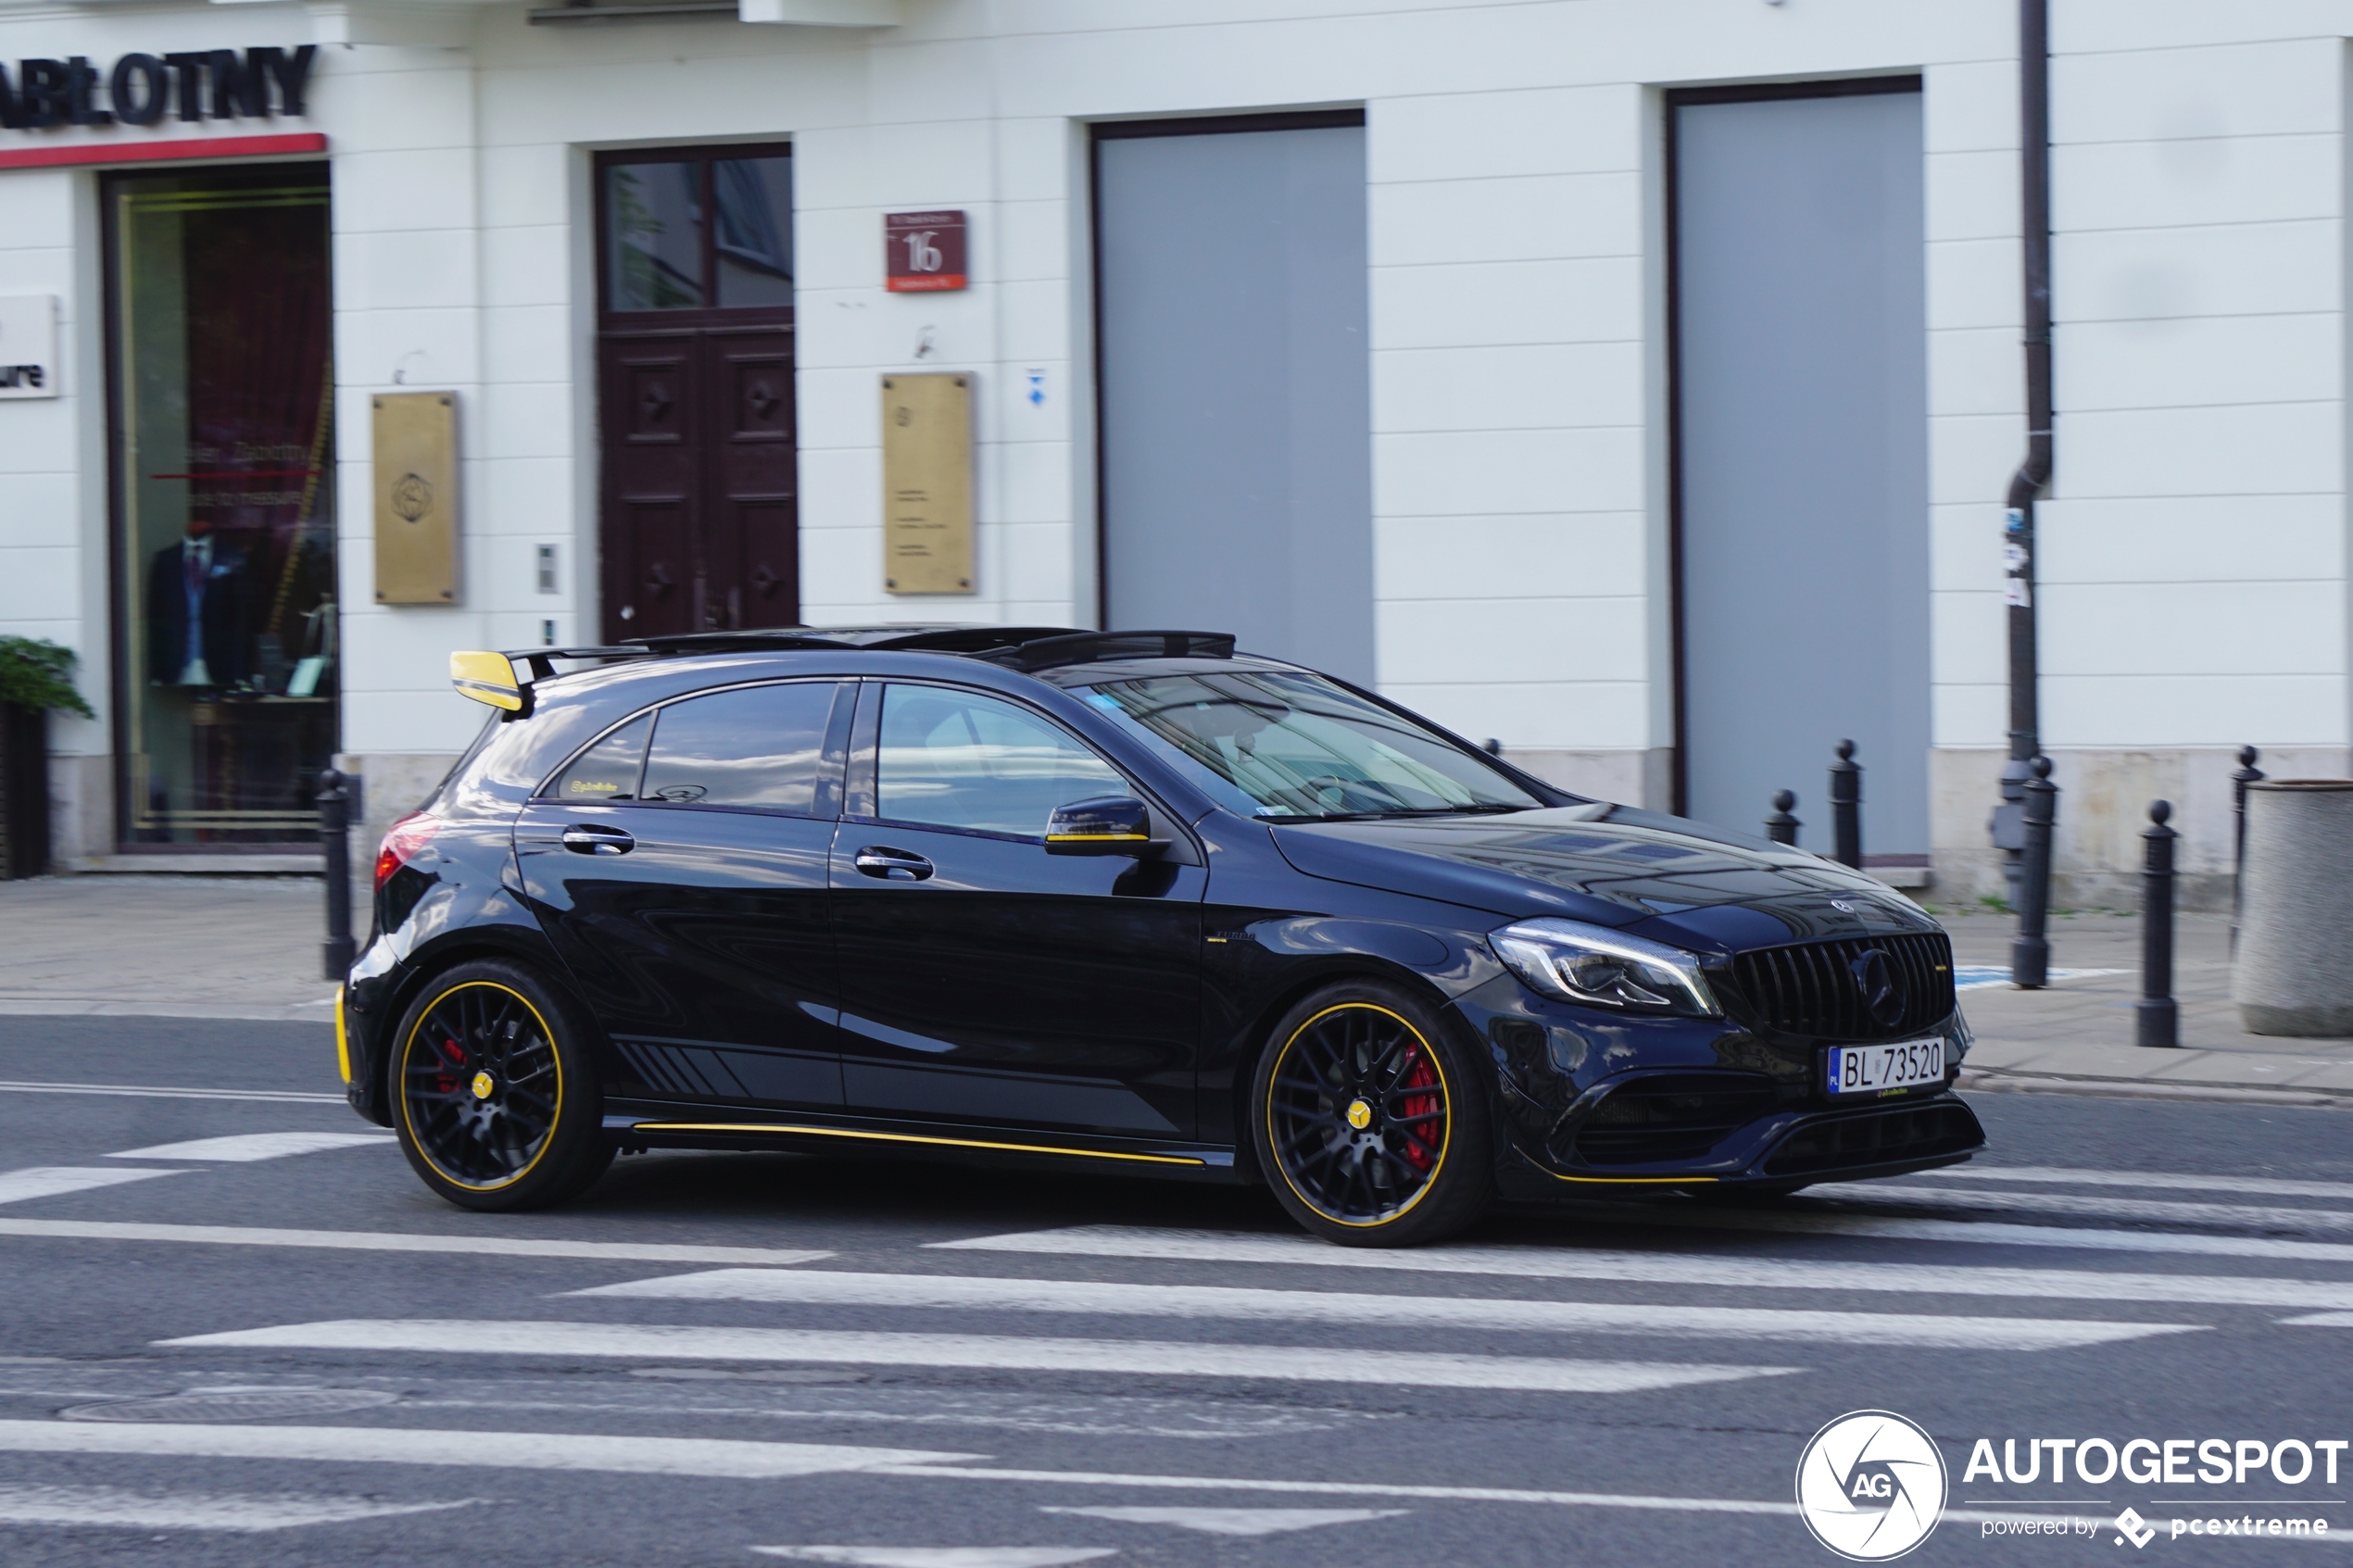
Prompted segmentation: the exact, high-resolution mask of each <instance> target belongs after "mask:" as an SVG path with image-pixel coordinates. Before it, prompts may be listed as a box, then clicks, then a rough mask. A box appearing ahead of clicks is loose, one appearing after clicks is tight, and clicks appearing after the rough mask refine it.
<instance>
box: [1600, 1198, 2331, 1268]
mask: <svg viewBox="0 0 2353 1568" xmlns="http://www.w3.org/2000/svg"><path fill="white" fill-rule="evenodd" d="M1565 1212H1568V1213H1573V1214H1574V1215H1575V1216H1576V1217H1577V1218H1579V1219H1580V1220H1592V1221H1596V1222H1599V1223H1604V1224H1612V1225H1643V1226H1647V1227H1648V1228H1650V1229H1653V1230H1655V1229H1658V1228H1659V1227H1661V1226H1673V1227H1675V1228H1677V1229H1681V1230H1716V1231H1765V1232H1770V1233H1774V1234H1778V1235H1785V1236H1848V1237H1852V1238H1854V1239H1856V1240H1861V1241H1936V1242H1969V1243H1973V1244H1975V1245H1978V1246H1986V1247H2059V1248H2067V1249H2068V1250H2070V1251H2082V1252H2177V1253H2182V1254H2184V1255H2187V1256H2194V1257H2206V1258H2267V1259H2271V1260H2273V1261H2300V1262H2309V1263H2353V1244H2348V1243H2347V1242H2342V1241H2280V1240H2276V1239H2274V1238H2272V1237H2271V1236H2191V1235H2188V1234H2186V1233H2183V1232H2180V1231H2095V1230H2084V1229H2082V1228H2080V1227H2069V1226H2061V1225H2013V1224H2007V1223H2003V1222H2001V1221H1999V1220H1899V1219H1893V1218H1881V1217H1880V1216H1879V1215H1876V1214H1780V1213H1758V1212H1755V1210H1743V1209H1685V1208H1682V1207H1680V1206H1678V1207H1674V1208H1669V1207H1667V1206H1665V1205H1643V1206H1639V1207H1638V1206H1635V1205H1631V1204H1625V1205H1617V1206H1613V1207H1610V1208H1606V1209H1605V1208H1603V1207H1601V1206H1600V1205H1592V1206H1580V1207H1579V1208H1576V1209H1573V1210H1565Z"/></svg>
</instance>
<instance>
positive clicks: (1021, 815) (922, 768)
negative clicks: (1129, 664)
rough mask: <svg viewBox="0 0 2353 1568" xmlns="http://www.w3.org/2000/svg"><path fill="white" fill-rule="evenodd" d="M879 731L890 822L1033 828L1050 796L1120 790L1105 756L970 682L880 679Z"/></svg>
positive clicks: (879, 766)
mask: <svg viewBox="0 0 2353 1568" xmlns="http://www.w3.org/2000/svg"><path fill="white" fill-rule="evenodd" d="M880 741H881V747H880V755H879V756H878V757H877V758H876V759H875V785H876V789H877V791H878V794H879V796H880V811H881V814H882V815H883V816H884V817H887V818H888V819H890V820H891V821H893V822H926V823H934V824H937V825H938V826H941V827H953V828H971V829H975V830H978V831H980V832H984V833H1015V834H1026V835H1029V836H1031V837H1039V836H1042V835H1043V834H1045V832H1046V819H1047V817H1049V816H1050V815H1051V814H1052V812H1053V809H1054V808H1055V807H1057V806H1060V805H1063V804H1064V803H1066V802H1068V801H1073V800H1084V799H1087V798H1088V797H1090V796H1098V795H1126V794H1128V793H1129V788H1128V784H1127V781H1126V779H1124V778H1122V777H1120V775H1119V773H1118V771H1116V770H1115V769H1114V768H1113V767H1112V766H1111V764H1110V763H1108V762H1105V761H1104V760H1103V759H1101V758H1100V757H1097V756H1096V755H1095V754H1094V753H1093V752H1091V751H1089V750H1088V749H1087V748H1086V747H1085V746H1081V745H1079V744H1078V743H1077V742H1076V741H1075V740H1073V739H1071V738H1070V736H1068V735H1066V734H1063V732H1062V731H1061V730H1059V729H1056V728H1055V727H1054V726H1053V725H1051V724H1050V723H1048V722H1047V721H1045V720H1043V719H1041V718H1038V717H1037V716H1036V715H1034V714H1031V713H1028V712H1026V711H1024V710H1023V709H1019V708H1016V707H1014V706H1013V704H1012V703H1010V702H1001V701H1000V700H998V699H997V698H995V697H991V696H981V695H980V694H979V693H977V692H957V691H947V690H943V689H941V688H939V687H937V686H891V687H889V688H888V689H887V690H886V691H885V692H884V694H883V710H882V730H881V735H880Z"/></svg>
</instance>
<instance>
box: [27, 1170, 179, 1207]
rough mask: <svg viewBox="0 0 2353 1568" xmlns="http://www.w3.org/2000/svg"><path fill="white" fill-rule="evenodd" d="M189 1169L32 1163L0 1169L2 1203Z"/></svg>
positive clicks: (141, 1180)
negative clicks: (10, 1169)
mask: <svg viewBox="0 0 2353 1568" xmlns="http://www.w3.org/2000/svg"><path fill="white" fill-rule="evenodd" d="M186 1174H187V1173H186V1172H185V1171H157V1170H142V1169H140V1168H139V1167H137V1166H134V1165H118V1166H113V1167H107V1166H103V1165H29V1166H27V1167H25V1168H24V1169H23V1170H21V1171H0V1203H27V1202H30V1201H31V1200H32V1199H33V1198H60V1197H63V1196H64V1195H65V1194H67V1193H69V1192H88V1191H89V1190H90V1189H92V1188H93V1187H110V1186H120V1185H122V1184H123V1183H125V1182H143V1181H146V1180H148V1179H149V1178H151V1177H155V1176H184V1175H186Z"/></svg>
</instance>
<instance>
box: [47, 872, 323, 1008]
mask: <svg viewBox="0 0 2353 1568" xmlns="http://www.w3.org/2000/svg"><path fill="white" fill-rule="evenodd" d="M325 902H326V895H325V894H324V893H323V892H322V891H321V887H320V883H319V879H318V878H317V877H285V878H283V879H282V878H277V877H261V878H249V877H202V876H52V877H39V878H35V879H33V880H31V881H28V882H0V1014H6V1013H19V1014H22V1013H51V1014H84V1015H95V1016H107V1015H112V1016H118V1017H120V1016H141V1017H165V1018H256V1019H273V1020H283V1019H313V1020H317V1021H318V1022H321V1023H332V1022H334V992H335V988H334V986H333V984H332V983H330V982H328V981H326V980H322V979H321V978H320V963H321V958H320V947H321V943H322V942H323V941H324V940H325V937H326V920H327V917H326V912H325Z"/></svg>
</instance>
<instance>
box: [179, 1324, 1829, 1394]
mask: <svg viewBox="0 0 2353 1568" xmlns="http://www.w3.org/2000/svg"><path fill="white" fill-rule="evenodd" d="M162 1343H163V1344H165V1345H168V1346H180V1347H185V1348H208V1349H212V1348H217V1349H230V1348H246V1349H305V1350H409V1351H427V1352H434V1353H442V1354H446V1353H447V1352H448V1350H449V1349H450V1348H451V1347H452V1346H459V1345H462V1346H463V1347H465V1350H466V1353H467V1354H468V1355H470V1356H642V1357H667V1358H671V1359H674V1360H683V1361H824V1362H834V1363H840V1364H848V1365H852V1366H860V1365H863V1366H921V1367H967V1368H986V1369H989V1370H994V1371H1004V1372H1101V1373H1117V1374H1135V1375H1143V1376H1151V1377H1248V1378H1272V1379H1282V1380H1288V1381H1298V1382H1309V1383H1344V1384H1386V1385H1390V1386H1402V1387H1424V1388H1519V1389H1530V1390H1534V1391H1538V1392H1543V1393H1556V1394H1630V1393H1638V1392H1642V1391H1646V1390H1649V1389H1654V1388H1675V1387H1680V1386H1686V1385H1690V1384H1698V1383H1732V1382H1738V1381H1741V1380H1743V1379H1746V1378H1752V1377H1777V1376H1781V1375H1784V1374H1789V1373H1793V1372H1796V1371H1798V1370H1800V1369H1798V1368H1796V1367H1775V1366H1718V1365H1713V1364H1707V1363H1691V1362H1677V1361H1567V1360H1558V1359H1554V1358H1550V1357H1538V1356H1473V1355H1463V1354H1459V1353H1455V1352H1451V1351H1444V1350H1412V1351H1402V1350H1360V1349H1325V1348H1314V1347H1308V1346H1290V1345H1226V1344H1163V1343H1158V1342H1154V1341H1151V1340H1135V1339H1065V1338H1059V1337H1055V1338H1044V1337H1041V1338H1026V1337H1023V1336H1014V1335H988V1334H877V1333H854V1332H836V1331H830V1330H823V1329H784V1328H734V1327H709V1328H706V1327H698V1326H693V1325H687V1324H671V1323H541V1322H536V1321H530V1320H525V1321H519V1322H482V1321H477V1320H471V1319H460V1320H444V1319H433V1318H424V1319H396V1318H353V1319H342V1320H337V1321H333V1322H329V1323H289V1324H286V1325H283V1326H282V1327H275V1328H256V1329H235V1330H232V1331H230V1332H228V1333H226V1334H199V1335H192V1336H188V1337H186V1338H182V1339H167V1340H164V1341H162Z"/></svg>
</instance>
